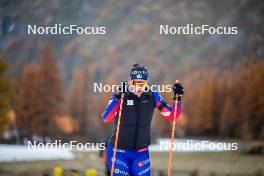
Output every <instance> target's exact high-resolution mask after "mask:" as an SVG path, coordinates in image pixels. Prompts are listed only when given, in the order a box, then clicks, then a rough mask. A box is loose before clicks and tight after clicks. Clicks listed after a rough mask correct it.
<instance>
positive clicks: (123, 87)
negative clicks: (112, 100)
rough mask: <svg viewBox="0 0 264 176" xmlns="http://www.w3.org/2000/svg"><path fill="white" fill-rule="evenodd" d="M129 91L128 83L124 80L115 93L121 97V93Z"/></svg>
mask: <svg viewBox="0 0 264 176" xmlns="http://www.w3.org/2000/svg"><path fill="white" fill-rule="evenodd" d="M127 91H128V85H127V82H126V81H122V82H121V83H120V84H119V85H118V88H117V92H116V93H115V96H116V97H117V98H118V99H120V98H121V94H122V93H125V92H127Z"/></svg>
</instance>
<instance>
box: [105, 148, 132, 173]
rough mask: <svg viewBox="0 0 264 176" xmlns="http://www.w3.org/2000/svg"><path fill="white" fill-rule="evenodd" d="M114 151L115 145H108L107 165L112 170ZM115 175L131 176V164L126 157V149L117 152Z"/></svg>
mask: <svg viewBox="0 0 264 176" xmlns="http://www.w3.org/2000/svg"><path fill="white" fill-rule="evenodd" d="M113 154H114V151H113V146H111V145H108V146H107V165H108V169H109V170H110V171H111V168H112V157H113ZM114 176H130V174H129V164H128V161H127V159H126V155H125V151H124V150H117V152H116V160H115V165H114Z"/></svg>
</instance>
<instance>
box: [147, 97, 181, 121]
mask: <svg viewBox="0 0 264 176" xmlns="http://www.w3.org/2000/svg"><path fill="white" fill-rule="evenodd" d="M152 94H153V97H154V102H155V106H156V108H157V109H158V110H159V111H160V112H161V114H162V115H163V116H164V118H165V119H166V120H171V121H172V120H173V114H174V108H173V107H174V105H173V107H172V106H171V105H169V104H168V103H167V102H166V101H165V100H164V98H163V97H162V96H161V95H160V94H159V93H158V92H152ZM180 112H181V102H178V104H177V113H176V119H178V117H179V115H180Z"/></svg>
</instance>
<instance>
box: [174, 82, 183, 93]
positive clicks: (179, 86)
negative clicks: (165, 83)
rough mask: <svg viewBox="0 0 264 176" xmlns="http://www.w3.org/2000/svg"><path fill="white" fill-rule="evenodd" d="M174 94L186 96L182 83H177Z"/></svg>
mask: <svg viewBox="0 0 264 176" xmlns="http://www.w3.org/2000/svg"><path fill="white" fill-rule="evenodd" d="M173 92H174V95H176V94H178V95H183V94H184V89H183V86H182V84H180V83H175V84H174V85H173Z"/></svg>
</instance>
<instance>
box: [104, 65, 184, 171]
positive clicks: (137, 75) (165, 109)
mask: <svg viewBox="0 0 264 176" xmlns="http://www.w3.org/2000/svg"><path fill="white" fill-rule="evenodd" d="M147 85H148V72H147V69H146V68H145V67H143V66H140V65H139V64H134V65H133V67H132V68H131V71H130V75H129V80H128V84H126V82H121V89H119V91H117V92H116V93H114V94H113V95H112V96H111V98H110V101H109V103H108V105H107V107H106V109H105V111H104V112H103V114H102V120H103V121H104V122H106V123H108V122H112V121H114V129H113V131H112V135H111V137H110V139H109V141H108V144H107V149H106V150H107V161H108V162H107V164H108V168H109V170H111V167H112V158H113V153H114V143H115V135H116V129H117V119H118V111H119V107H120V98H121V94H124V99H123V106H122V112H121V122H120V128H119V135H118V145H117V150H116V158H115V164H114V174H113V175H114V176H121V175H126V176H138V175H141V176H150V159H149V151H148V146H149V145H150V143H151V136H150V127H151V120H152V116H153V112H154V110H155V108H157V109H158V110H159V111H160V112H161V114H162V115H163V116H164V118H165V119H167V120H171V121H172V120H173V118H174V117H173V111H174V108H172V106H170V105H169V104H167V103H166V101H165V100H164V99H163V98H162V97H161V96H160V94H159V93H158V92H156V91H151V90H148V91H147V89H146V88H147ZM127 88H129V89H128V90H127ZM173 91H174V94H178V95H180V96H179V97H181V96H182V95H183V93H184V90H183V86H182V85H181V84H179V83H175V84H174V86H173ZM180 110H181V102H180V101H178V104H177V114H176V118H178V116H179V114H180Z"/></svg>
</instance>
